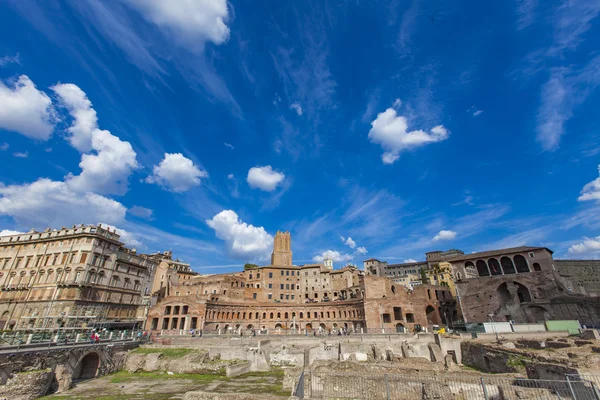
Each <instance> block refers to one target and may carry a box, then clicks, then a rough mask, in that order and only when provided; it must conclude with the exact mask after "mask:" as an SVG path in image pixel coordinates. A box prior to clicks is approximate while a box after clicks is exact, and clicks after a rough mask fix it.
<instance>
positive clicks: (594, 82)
mask: <svg viewBox="0 0 600 400" xmlns="http://www.w3.org/2000/svg"><path fill="white" fill-rule="evenodd" d="M598 71H600V56H596V57H595V58H593V59H592V60H590V61H589V62H588V63H587V64H586V65H585V66H584V67H583V68H582V69H579V70H573V69H571V68H569V67H563V68H555V69H553V70H552V71H551V74H550V78H549V79H548V81H547V82H546V83H545V84H544V85H543V86H542V92H541V95H540V98H541V104H540V107H539V110H538V115H537V140H538V142H540V144H541V146H542V148H543V149H544V150H548V151H553V150H556V149H557V148H558V147H559V144H560V139H561V137H562V136H563V135H564V134H565V125H566V123H567V121H569V119H571V117H572V116H573V110H574V109H575V107H577V106H578V105H580V104H582V103H583V102H584V101H585V100H586V99H587V97H588V96H589V95H590V94H591V93H592V92H593V91H594V90H595V89H596V88H597V87H598V85H600V73H599V72H598Z"/></svg>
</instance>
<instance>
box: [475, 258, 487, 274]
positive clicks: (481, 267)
mask: <svg viewBox="0 0 600 400" xmlns="http://www.w3.org/2000/svg"><path fill="white" fill-rule="evenodd" d="M475 265H476V266H477V273H478V274H479V276H490V270H489V269H488V266H487V264H486V263H485V261H483V260H477V262H476V263H475Z"/></svg>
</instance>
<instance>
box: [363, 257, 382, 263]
mask: <svg viewBox="0 0 600 400" xmlns="http://www.w3.org/2000/svg"><path fill="white" fill-rule="evenodd" d="M367 261H379V260H378V259H376V258H369V259H367V260H364V262H367Z"/></svg>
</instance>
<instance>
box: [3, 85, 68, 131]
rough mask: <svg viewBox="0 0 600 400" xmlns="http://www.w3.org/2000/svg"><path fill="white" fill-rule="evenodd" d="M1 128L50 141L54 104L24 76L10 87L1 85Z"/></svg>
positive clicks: (53, 120) (53, 119)
mask: <svg viewBox="0 0 600 400" xmlns="http://www.w3.org/2000/svg"><path fill="white" fill-rule="evenodd" d="M0 104H1V105H2V106H1V107H0V128H2V129H6V130H9V131H14V132H18V133H20V134H22V135H25V136H27V137H29V138H32V139H38V140H48V139H49V138H50V136H51V135H52V131H53V130H54V122H55V120H56V118H55V115H54V109H53V108H52V100H50V97H48V95H47V94H46V93H44V92H42V91H39V90H37V89H36V87H35V85H34V83H33V82H32V81H31V80H30V79H29V78H28V77H27V76H26V75H21V76H20V77H19V79H18V80H17V81H16V82H14V83H13V85H11V86H6V85H5V84H4V83H3V82H2V81H0Z"/></svg>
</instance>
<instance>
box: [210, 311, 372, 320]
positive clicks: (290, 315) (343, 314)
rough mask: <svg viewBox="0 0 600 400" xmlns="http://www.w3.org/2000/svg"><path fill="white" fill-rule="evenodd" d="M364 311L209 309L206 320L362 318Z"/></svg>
mask: <svg viewBox="0 0 600 400" xmlns="http://www.w3.org/2000/svg"><path fill="white" fill-rule="evenodd" d="M305 315H306V316H305ZM363 317H364V313H363V311H362V310H360V309H351V310H338V311H307V312H306V314H305V313H304V311H300V312H298V313H296V312H294V311H293V312H287V311H286V312H280V311H279V312H262V314H261V313H260V312H252V311H249V312H245V311H237V312H235V311H209V312H208V318H207V319H208V320H224V319H225V320H240V319H243V320H246V319H249V320H252V319H256V320H259V319H263V320H274V319H277V320H281V319H282V318H283V319H284V320H289V319H295V318H297V319H311V318H323V319H325V318H327V319H338V318H363Z"/></svg>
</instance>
